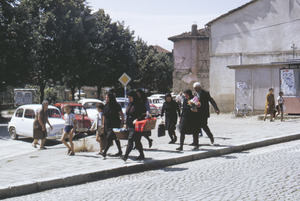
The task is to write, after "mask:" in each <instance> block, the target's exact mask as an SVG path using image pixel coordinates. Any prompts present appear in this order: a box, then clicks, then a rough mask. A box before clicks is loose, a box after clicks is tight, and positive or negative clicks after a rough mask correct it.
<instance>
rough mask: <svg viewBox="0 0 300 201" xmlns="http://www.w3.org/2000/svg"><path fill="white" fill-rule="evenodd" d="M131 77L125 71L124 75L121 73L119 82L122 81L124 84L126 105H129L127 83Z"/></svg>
mask: <svg viewBox="0 0 300 201" xmlns="http://www.w3.org/2000/svg"><path fill="white" fill-rule="evenodd" d="M130 80H131V78H130V77H129V76H128V75H127V74H126V73H123V75H121V77H120V78H119V82H121V84H123V85H124V95H125V107H127V101H126V98H127V87H126V86H127V84H128V83H129V82H130Z"/></svg>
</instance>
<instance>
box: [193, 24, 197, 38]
mask: <svg viewBox="0 0 300 201" xmlns="http://www.w3.org/2000/svg"><path fill="white" fill-rule="evenodd" d="M197 34H198V31H197V24H193V25H192V36H197Z"/></svg>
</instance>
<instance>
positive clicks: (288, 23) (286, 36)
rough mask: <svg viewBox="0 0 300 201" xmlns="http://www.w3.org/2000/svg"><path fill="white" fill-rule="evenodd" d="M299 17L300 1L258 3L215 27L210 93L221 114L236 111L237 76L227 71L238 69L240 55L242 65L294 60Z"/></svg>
mask: <svg viewBox="0 0 300 201" xmlns="http://www.w3.org/2000/svg"><path fill="white" fill-rule="evenodd" d="M299 13H300V1H299V0H258V1H256V2H254V3H252V4H249V5H248V6H246V7H244V8H242V9H240V10H238V11H236V12H234V13H231V14H229V15H228V16H225V17H223V18H221V19H219V20H217V21H215V22H213V23H212V25H211V38H210V56H211V58H210V61H211V65H210V91H211V94H212V96H213V97H214V98H215V100H216V101H217V102H218V103H219V105H221V110H223V111H232V110H233V106H234V100H235V98H234V94H235V82H234V80H235V79H234V78H235V72H234V70H230V69H228V68H226V67H227V66H228V65H239V64H240V58H239V54H240V53H242V55H243V56H242V62H243V64H263V63H270V62H277V61H285V60H286V59H290V58H292V49H291V46H292V44H295V45H296V46H297V47H298V49H300V34H299V33H300V14H299ZM260 73H262V76H263V77H264V78H265V79H269V78H270V77H273V76H269V73H271V72H267V71H266V72H260ZM274 77H276V76H274ZM278 79H279V78H278ZM270 87H271V86H270ZM270 87H267V86H266V88H270ZM273 87H279V86H273ZM263 90H264V88H262V91H263ZM257 93H258V92H257ZM264 93H265V92H264ZM258 96H261V94H258ZM220 103H221V104H220Z"/></svg>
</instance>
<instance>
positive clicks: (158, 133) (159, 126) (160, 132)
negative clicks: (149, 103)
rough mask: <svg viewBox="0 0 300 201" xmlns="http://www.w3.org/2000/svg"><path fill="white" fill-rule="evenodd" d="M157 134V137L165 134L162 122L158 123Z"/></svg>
mask: <svg viewBox="0 0 300 201" xmlns="http://www.w3.org/2000/svg"><path fill="white" fill-rule="evenodd" d="M157 135H158V137H162V136H165V135H166V127H165V125H164V124H159V125H158V130H157Z"/></svg>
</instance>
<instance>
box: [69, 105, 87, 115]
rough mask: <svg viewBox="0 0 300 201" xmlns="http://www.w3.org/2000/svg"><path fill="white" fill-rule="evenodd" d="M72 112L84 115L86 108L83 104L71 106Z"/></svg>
mask: <svg viewBox="0 0 300 201" xmlns="http://www.w3.org/2000/svg"><path fill="white" fill-rule="evenodd" d="M71 107H72V112H73V113H74V114H77V115H86V110H85V108H84V107H83V106H71Z"/></svg>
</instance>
